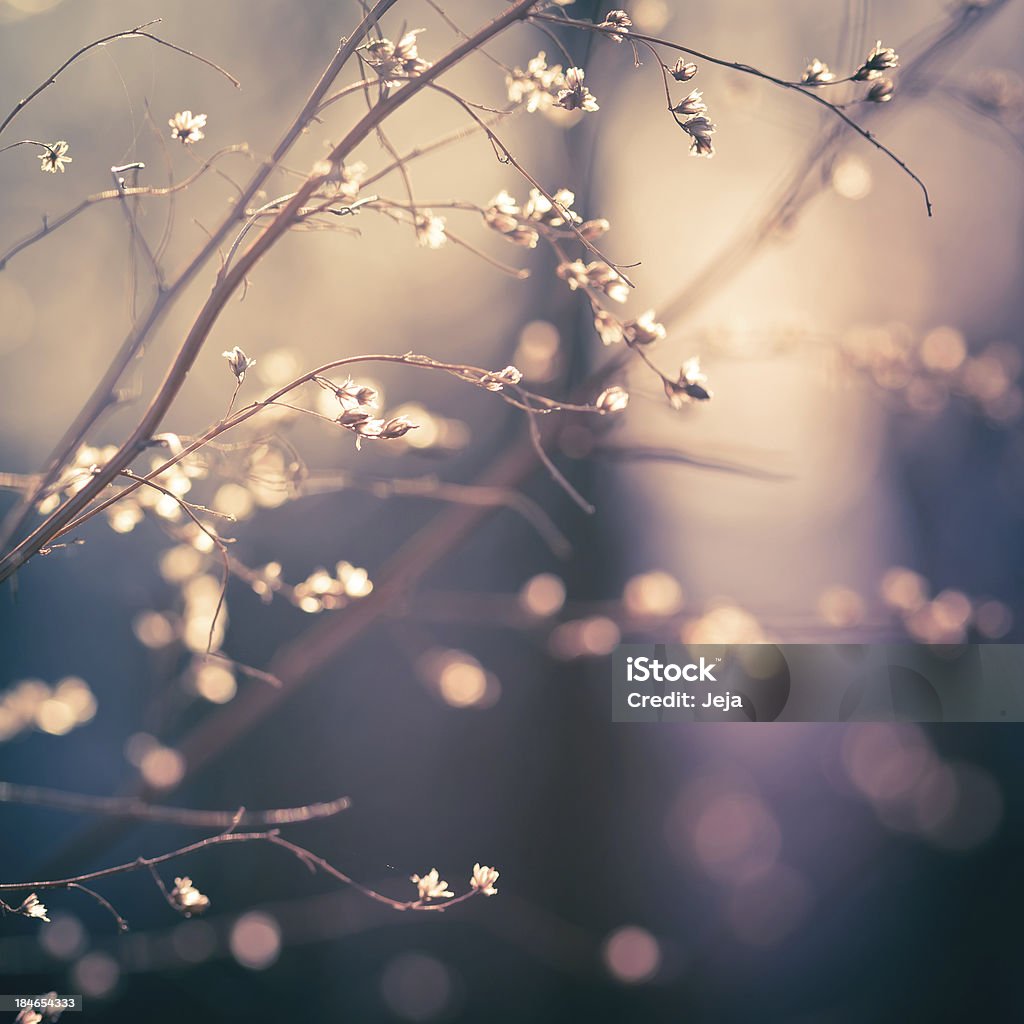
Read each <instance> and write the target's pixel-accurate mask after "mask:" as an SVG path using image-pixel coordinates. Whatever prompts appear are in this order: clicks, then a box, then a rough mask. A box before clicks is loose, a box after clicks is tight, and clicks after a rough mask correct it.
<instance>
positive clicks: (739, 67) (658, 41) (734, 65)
mask: <svg viewBox="0 0 1024 1024" xmlns="http://www.w3.org/2000/svg"><path fill="white" fill-rule="evenodd" d="M530 20H531V21H548V22H553V23H554V24H558V25H565V26H567V27H569V28H577V29H582V30H585V31H588V32H597V33H599V34H601V35H606V36H614V37H615V38H617V39H623V38H630V37H632V38H633V39H637V40H640V41H642V42H645V43H651V44H654V45H657V46H664V47H665V48H666V49H669V50H675V51H676V52H677V53H685V54H687V55H688V56H690V57H696V58H697V59H698V60H703V61H706V62H707V63H708V64H716V65H718V66H719V67H723V68H730V69H732V70H733V71H739V72H741V73H742V74H745V75H753V76H754V77H755V78H760V79H762V80H763V81H765V82H770V83H771V84H772V85H777V86H778V87H779V88H780V89H790V90H792V91H793V92H797V93H799V94H800V95H801V96H806V97H807V98H808V99H809V100H811V101H812V102H813V103H817V104H818V105H819V106H821V107H824V108H825V109H826V110H828V111H830V112H831V113H832V114H833V115H834V116H835V117H838V118H839V119H840V120H841V121H842V122H843V123H844V124H846V125H847V127H849V128H852V129H853V131H855V132H856V133H857V134H858V135H859V136H861V138H863V139H866V140H867V141H868V142H870V143H871V145H872V146H874V147H875V149H877V150H879V151H880V152H881V153H884V154H885V156H887V157H888V158H889V159H890V160H891V161H892V162H893V163H894V164H896V166H897V167H899V168H900V169H901V170H902V171H903V173H904V174H906V175H907V176H908V177H909V178H910V179H911V180H912V181H914V182H915V183H916V184H917V186H918V188H919V189H920V190H921V193H922V195H923V196H924V202H925V208H926V209H927V211H928V216H929V217H930V216H931V215H932V200H931V196H930V195H929V194H928V187H927V186H926V185H925V183H924V182H923V181H922V180H921V179H920V178H919V177H918V176H917V175H916V174H915V173H914V172H913V171H912V170H911V169H910V167H908V166H907V164H906V163H905V162H904V161H903V160H902V159H901V158H900V157H899V156H897V155H896V153H894V152H893V151H892V150H891V149H889V147H888V146H886V145H885V144H884V143H882V142H880V141H879V140H878V139H877V138H876V137H875V136H874V135H872V133H871V132H870V131H868V129H866V128H863V127H861V125H859V124H858V123H857V122H856V121H854V119H853V118H852V117H850V115H849V114H847V113H845V112H844V111H843V109H842V108H841V107H840V106H838V105H837V104H835V103H833V102H832V101H831V100H828V99H826V98H825V97H824V96H823V95H821V93H820V92H818V91H816V90H815V89H813V88H808V87H807V85H805V84H804V83H802V82H790V81H788V80H787V79H785V78H779V77H777V76H776V75H771V74H769V73H768V72H766V71H761V70H760V69H759V68H755V67H752V66H751V65H750V64H742V63H740V62H738V61H731V60H723V59H722V58H720V57H712V56H711V55H710V54H707V53H703V52H701V51H700V50H694V49H691V48H690V47H688V46H683V45H681V44H680V43H674V42H672V41H671V40H670V39H662V38H660V37H659V36H649V35H644V34H643V33H641V32H634V31H632V30H630V32H629V36H623V35H622V33H621V32H620V31H619V30H618V29H616V28H614V27H608V28H605V27H603V26H601V25H597V24H594V23H593V22H590V21H577V20H575V19H574V18H562V17H556V16H553V15H550V14H534V15H533V16H532V17H531V19H530Z"/></svg>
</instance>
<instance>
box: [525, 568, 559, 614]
mask: <svg viewBox="0 0 1024 1024" xmlns="http://www.w3.org/2000/svg"><path fill="white" fill-rule="evenodd" d="M519 603H520V605H521V606H522V608H523V610H524V611H525V612H528V613H529V614H530V615H536V616H537V617H538V618H548V617H549V616H552V615H557V614H558V613H559V612H560V611H561V610H562V606H563V605H564V604H565V584H564V583H563V582H562V581H561V579H559V577H557V576H555V575H554V574H553V573H549V572H542V573H540V574H539V575H537V576H534V577H533V578H532V579H529V580H527V581H526V582H525V583H524V584H523V586H522V589H521V590H520V591H519Z"/></svg>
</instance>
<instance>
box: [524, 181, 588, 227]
mask: <svg viewBox="0 0 1024 1024" xmlns="http://www.w3.org/2000/svg"><path fill="white" fill-rule="evenodd" d="M551 199H553V200H554V203H552V202H551ZM551 199H548V197H547V196H546V195H544V193H543V192H541V191H540V190H539V189H535V188H532V189H530V198H529V199H528V200H527V201H526V205H525V206H524V207H523V216H524V217H526V218H527V220H536V221H540V222H541V223H542V224H546V225H547V226H548V227H552V228H560V227H564V226H565V224H566V223H571V224H579V223H581V222H582V220H583V218H582V217H581V216H580V215H579V214H578V213H576V212H575V211H574V210H573V209H572V204H573V203H575V202H576V193H575V192H572V191H570V190H569V189H567V188H560V189H559V190H558V191H557V192H555V193H554V194H553V195H552V196H551Z"/></svg>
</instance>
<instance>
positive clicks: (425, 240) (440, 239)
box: [416, 210, 448, 249]
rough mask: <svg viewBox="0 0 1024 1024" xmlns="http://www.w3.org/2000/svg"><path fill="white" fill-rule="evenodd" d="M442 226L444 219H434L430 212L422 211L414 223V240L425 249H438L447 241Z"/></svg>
mask: <svg viewBox="0 0 1024 1024" xmlns="http://www.w3.org/2000/svg"><path fill="white" fill-rule="evenodd" d="M444 226H445V219H444V217H435V216H434V215H433V214H432V213H431V212H430V210H424V211H423V216H421V217H420V218H419V219H418V220H417V221H416V240H417V241H418V242H419V244H420V245H422V246H423V247H424V248H425V249H440V248H441V246H442V245H444V244H445V242H447V241H448V235H447V233H446V232H445V230H444Z"/></svg>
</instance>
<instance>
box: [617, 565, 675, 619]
mask: <svg viewBox="0 0 1024 1024" xmlns="http://www.w3.org/2000/svg"><path fill="white" fill-rule="evenodd" d="M622 598H623V601H624V602H625V605H626V610H627V611H628V612H629V613H630V614H632V615H641V616H647V615H653V616H660V615H674V614H675V613H676V612H678V611H679V609H680V608H682V607H683V601H684V596H683V588H682V587H681V586H680V585H679V582H678V580H676V578H675V577H674V576H670V575H669V574H668V573H667V572H660V571H655V572H646V573H643V574H641V575H639V576H634V577H633V578H632V579H631V580H629V582H628V583H627V584H626V586H625V588H624V589H623V592H622Z"/></svg>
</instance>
